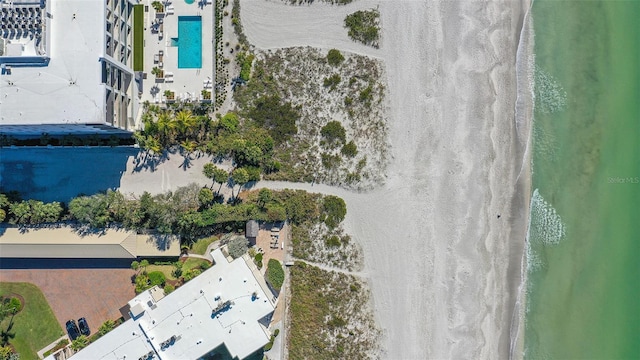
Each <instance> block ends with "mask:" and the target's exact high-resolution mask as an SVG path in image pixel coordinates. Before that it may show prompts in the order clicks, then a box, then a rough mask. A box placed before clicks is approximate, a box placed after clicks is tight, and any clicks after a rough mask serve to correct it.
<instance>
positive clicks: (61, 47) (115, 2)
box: [0, 0, 139, 134]
mask: <svg viewBox="0 0 640 360" xmlns="http://www.w3.org/2000/svg"><path fill="white" fill-rule="evenodd" d="M134 3H135V2H134V1H132V0H0V22H1V24H0V27H1V29H0V66H1V68H2V74H1V75H0V133H5V134H6V133H9V134H28V133H33V134H39V133H48V134H55V133H57V132H62V133H70V132H71V133H82V132H89V133H101V132H106V133H110V132H111V133H113V132H114V130H116V129H124V130H132V129H133V128H134V118H135V111H136V110H137V96H136V95H137V93H138V91H139V89H138V85H136V84H137V83H136V73H135V72H134V70H133V53H134V51H133V18H134V16H133V11H134V10H133V9H134ZM116 132H117V131H116Z"/></svg>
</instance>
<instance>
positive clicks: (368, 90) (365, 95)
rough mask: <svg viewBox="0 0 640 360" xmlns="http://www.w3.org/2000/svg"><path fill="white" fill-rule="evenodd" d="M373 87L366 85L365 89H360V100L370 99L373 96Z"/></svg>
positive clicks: (367, 100)
mask: <svg viewBox="0 0 640 360" xmlns="http://www.w3.org/2000/svg"><path fill="white" fill-rule="evenodd" d="M372 92H373V88H372V87H371V85H369V86H367V88H366V89H364V90H362V91H360V101H362V102H369V101H371V99H372V98H373V94H372Z"/></svg>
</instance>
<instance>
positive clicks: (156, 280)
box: [147, 271, 166, 286]
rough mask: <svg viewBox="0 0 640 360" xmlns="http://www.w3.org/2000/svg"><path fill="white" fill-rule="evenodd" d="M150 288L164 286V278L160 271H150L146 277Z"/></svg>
mask: <svg viewBox="0 0 640 360" xmlns="http://www.w3.org/2000/svg"><path fill="white" fill-rule="evenodd" d="M147 276H148V277H149V281H150V285H151V286H155V285H158V286H164V283H165V281H166V278H165V276H164V274H163V273H162V272H161V271H152V272H150V273H149V274H148V275H147Z"/></svg>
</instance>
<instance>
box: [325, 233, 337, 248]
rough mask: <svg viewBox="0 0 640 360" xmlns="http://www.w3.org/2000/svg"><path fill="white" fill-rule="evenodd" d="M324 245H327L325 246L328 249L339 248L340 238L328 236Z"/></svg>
mask: <svg viewBox="0 0 640 360" xmlns="http://www.w3.org/2000/svg"><path fill="white" fill-rule="evenodd" d="M325 244H327V246H329V247H339V246H340V237H338V236H337V235H332V236H329V237H328V238H327V239H326V240H325Z"/></svg>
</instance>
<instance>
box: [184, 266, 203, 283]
mask: <svg viewBox="0 0 640 360" xmlns="http://www.w3.org/2000/svg"><path fill="white" fill-rule="evenodd" d="M200 274H202V270H200V269H198V268H195V269H191V270H188V271H185V272H184V274H182V280H184V282H187V281H190V280H191V279H193V278H195V277H196V276H198V275H200Z"/></svg>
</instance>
